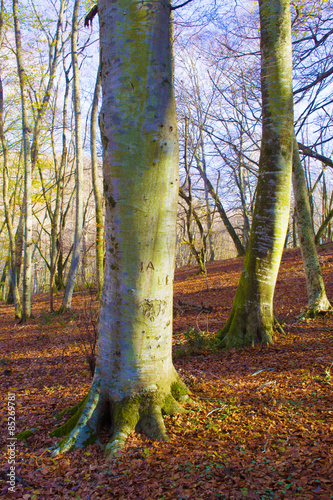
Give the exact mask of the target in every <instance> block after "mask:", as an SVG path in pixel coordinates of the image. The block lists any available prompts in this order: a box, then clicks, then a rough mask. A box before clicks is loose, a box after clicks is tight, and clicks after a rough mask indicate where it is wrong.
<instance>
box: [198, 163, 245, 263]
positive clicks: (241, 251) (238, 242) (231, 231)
mask: <svg viewBox="0 0 333 500" xmlns="http://www.w3.org/2000/svg"><path fill="white" fill-rule="evenodd" d="M197 169H198V171H199V173H200V175H201V178H202V180H203V181H204V182H205V183H206V186H207V188H208V191H209V194H210V195H211V197H212V198H213V200H214V202H215V205H216V210H217V211H218V213H219V214H220V217H221V219H222V222H223V224H224V226H225V228H226V230H227V231H228V233H229V235H230V237H231V239H232V241H233V243H234V245H235V247H236V251H237V255H238V257H241V256H242V255H244V254H245V249H244V246H243V245H242V242H241V240H240V239H239V237H238V235H237V233H236V231H235V229H234V228H233V226H232V224H231V222H230V220H229V219H228V216H227V214H226V212H225V210H224V208H223V205H222V203H221V200H220V199H219V197H218V195H217V193H216V192H215V189H214V188H213V185H212V183H211V182H210V180H209V179H208V177H207V175H205V172H204V171H203V169H202V167H201V166H200V164H199V163H198V164H197Z"/></svg>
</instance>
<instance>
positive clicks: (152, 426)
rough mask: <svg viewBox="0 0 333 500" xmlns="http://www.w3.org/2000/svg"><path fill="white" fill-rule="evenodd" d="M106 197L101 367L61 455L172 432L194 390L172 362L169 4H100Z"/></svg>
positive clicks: (173, 139) (174, 141) (173, 177)
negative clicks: (102, 432)
mask: <svg viewBox="0 0 333 500" xmlns="http://www.w3.org/2000/svg"><path fill="white" fill-rule="evenodd" d="M98 13H99V18H100V43H101V67H102V89H103V103H102V108H101V112H100V127H101V134H102V141H103V172H104V193H105V200H106V219H105V228H106V235H105V238H106V263H105V279H104V288H103V294H102V298H101V312H100V323H99V339H98V347H97V360H96V370H95V374H94V379H93V382H92V386H91V389H90V392H89V395H88V398H87V401H86V403H85V405H83V406H82V407H80V408H79V410H78V413H77V415H76V417H75V418H74V419H73V421H72V424H73V429H70V428H64V430H65V432H66V437H65V439H64V440H63V441H62V442H61V443H60V444H59V445H58V447H57V448H56V450H55V452H54V453H55V454H58V453H62V452H64V451H67V450H70V449H73V448H75V447H80V446H85V445H86V444H88V443H91V442H93V441H95V440H96V439H97V435H98V430H99V428H100V426H101V425H103V423H105V421H108V424H109V426H110V436H111V437H110V441H109V443H108V445H107V446H106V449H105V451H106V454H107V455H109V456H114V455H115V454H116V453H117V451H118V450H119V449H120V448H122V447H123V446H124V444H125V442H126V439H127V437H128V435H129V433H130V432H132V431H134V430H142V431H144V432H145V433H147V434H148V435H149V436H151V437H153V438H158V439H167V433H166V429H165V426H164V422H163V418H162V414H163V413H165V414H172V413H176V412H180V411H185V410H184V409H183V407H182V406H181V403H183V402H184V401H189V397H188V390H187V388H186V386H185V384H184V383H183V382H182V381H181V379H180V378H179V376H178V374H177V372H176V370H175V368H174V366H173V364H172V349H171V348H172V303H173V273H174V260H175V243H176V242H175V239H176V217H177V201H178V189H179V182H178V135H177V122H176V108H175V99H174V91H173V59H172V29H171V28H172V24H171V18H170V14H171V5H170V2H169V1H167V0H158V1H156V2H151V3H149V2H144V3H142V2H140V1H133V0H131V1H129V0H119V1H117V2H109V1H107V0H100V1H99V3H98Z"/></svg>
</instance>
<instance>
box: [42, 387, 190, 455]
mask: <svg viewBox="0 0 333 500" xmlns="http://www.w3.org/2000/svg"><path fill="white" fill-rule="evenodd" d="M100 387H101V383H100V380H98V379H97V377H96V378H95V379H94V381H93V384H92V386H91V389H90V391H89V394H88V396H87V397H86V398H85V400H83V401H82V403H81V404H80V405H78V409H77V411H76V413H75V414H74V415H73V416H72V417H71V418H70V419H69V421H68V422H66V423H65V424H64V425H62V426H61V427H59V428H58V429H56V430H55V431H53V432H52V433H51V435H53V436H58V437H60V436H65V438H64V439H63V440H62V441H61V442H60V443H59V444H58V445H57V447H56V448H55V450H54V451H53V455H54V456H57V455H60V454H62V453H65V452H66V451H71V450H73V449H75V448H85V447H86V446H88V445H89V444H93V443H95V442H96V441H98V431H99V430H100V428H101V427H102V425H104V424H105V423H108V422H109V423H110V435H111V438H110V441H109V442H108V444H107V445H106V447H105V453H106V455H107V456H108V457H109V458H113V457H115V456H116V455H117V453H118V451H119V450H121V449H122V448H123V447H124V446H125V443H126V440H127V438H128V436H129V434H130V433H131V432H132V431H143V432H144V433H145V434H146V435H147V436H148V437H150V438H152V439H158V440H160V441H168V440H169V437H168V435H167V432H166V428H165V425H164V421H163V417H162V414H166V415H173V414H176V413H185V412H186V411H187V410H185V409H184V408H183V407H182V406H181V404H179V403H184V402H186V403H191V402H192V401H191V399H190V398H189V396H188V393H189V391H188V389H187V388H186V386H185V385H184V384H183V382H182V381H181V380H180V379H179V378H178V377H177V380H176V381H174V382H173V383H172V384H170V387H169V390H168V392H166V391H165V390H158V389H157V388H156V389H155V388H154V389H153V390H152V389H148V390H145V391H142V392H141V393H139V394H135V395H134V396H132V397H129V398H127V399H122V400H120V401H112V400H110V399H109V397H108V396H107V393H106V390H104V391H103V390H101V388H100ZM178 401H179V402H178Z"/></svg>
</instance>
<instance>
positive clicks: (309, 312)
mask: <svg viewBox="0 0 333 500" xmlns="http://www.w3.org/2000/svg"><path fill="white" fill-rule="evenodd" d="M325 314H333V307H332V306H331V304H330V303H329V302H328V301H327V303H325V304H324V305H323V304H322V303H318V304H315V305H314V306H307V307H306V308H305V309H303V311H302V312H301V314H300V315H299V316H298V317H297V320H298V321H304V320H306V319H315V318H316V317H317V316H324V315H325Z"/></svg>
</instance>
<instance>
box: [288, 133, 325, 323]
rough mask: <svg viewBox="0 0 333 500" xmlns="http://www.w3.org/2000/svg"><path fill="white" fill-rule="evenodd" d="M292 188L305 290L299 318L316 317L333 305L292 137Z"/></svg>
mask: <svg viewBox="0 0 333 500" xmlns="http://www.w3.org/2000/svg"><path fill="white" fill-rule="evenodd" d="M293 190H294V198H295V208H296V220H297V230H298V237H299V242H300V247H301V253H302V259H303V264H304V270H305V278H306V287H307V292H308V304H307V307H306V309H305V310H304V311H303V313H302V314H301V318H307V317H310V318H311V317H315V316H316V314H318V313H325V312H328V311H332V306H331V304H330V303H329V300H328V298H327V296H326V290H325V284H324V280H323V275H322V272H321V268H320V263H319V259H318V254H317V249H316V245H315V235H314V232H313V224H312V217H311V208H310V203H309V195H308V190H307V188H306V181H305V174H304V170H303V167H302V164H301V160H300V157H299V151H298V144H297V141H296V138H294V151H293Z"/></svg>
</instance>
